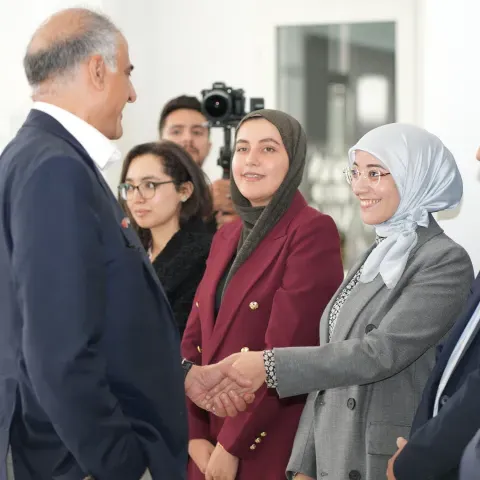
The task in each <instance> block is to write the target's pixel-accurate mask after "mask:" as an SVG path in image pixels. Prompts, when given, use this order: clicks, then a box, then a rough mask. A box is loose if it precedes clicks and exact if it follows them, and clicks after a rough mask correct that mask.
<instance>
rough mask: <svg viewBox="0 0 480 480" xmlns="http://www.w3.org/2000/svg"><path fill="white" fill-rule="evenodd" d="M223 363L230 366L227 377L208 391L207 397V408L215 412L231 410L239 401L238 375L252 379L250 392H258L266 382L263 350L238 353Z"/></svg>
mask: <svg viewBox="0 0 480 480" xmlns="http://www.w3.org/2000/svg"><path fill="white" fill-rule="evenodd" d="M232 357H234V358H232ZM222 363H225V364H226V365H227V366H228V368H227V370H226V374H227V378H225V379H224V380H222V382H220V383H219V384H218V385H216V386H215V387H214V388H213V389H212V390H211V391H210V392H208V395H207V397H206V400H207V404H206V405H205V408H206V409H207V410H212V411H214V412H215V413H216V412H218V411H220V412H221V411H224V410H229V411H230V410H232V409H233V408H234V405H235V404H236V402H238V398H237V396H238V392H237V389H235V383H236V379H237V378H238V376H240V377H241V378H243V379H248V380H250V381H251V386H250V389H249V390H250V392H256V391H257V390H258V389H259V388H260V387H261V386H262V385H263V384H264V383H265V379H266V372H265V366H264V363H263V352H244V353H236V354H235V355H231V356H230V357H227V358H226V359H225V360H223V361H222V362H220V364H222ZM220 364H219V365H220Z"/></svg>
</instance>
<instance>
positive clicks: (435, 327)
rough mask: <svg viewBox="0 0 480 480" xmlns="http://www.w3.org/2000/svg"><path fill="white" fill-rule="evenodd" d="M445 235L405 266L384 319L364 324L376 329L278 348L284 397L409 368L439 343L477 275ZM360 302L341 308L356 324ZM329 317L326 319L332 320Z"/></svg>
mask: <svg viewBox="0 0 480 480" xmlns="http://www.w3.org/2000/svg"><path fill="white" fill-rule="evenodd" d="M444 238H446V239H447V240H448V242H446V241H440V242H437V243H438V245H437V244H435V242H433V243H432V242H427V243H425V245H423V247H422V248H421V249H420V250H419V251H418V252H417V254H416V255H415V256H414V258H413V259H412V261H411V262H410V263H409V264H408V265H407V269H406V270H405V272H404V274H403V276H402V279H401V283H400V282H399V284H398V285H397V287H396V289H395V291H396V292H398V298H396V299H395V301H394V302H393V303H392V304H391V307H390V308H389V309H388V311H387V312H386V313H385V314H384V315H383V318H380V319H379V318H376V319H374V318H372V319H367V320H368V321H367V322H366V323H372V322H374V323H376V325H378V328H376V329H374V330H372V331H371V332H370V333H368V334H365V335H362V334H360V332H359V333H358V335H356V337H357V338H349V339H346V340H343V341H334V342H332V343H327V344H325V345H322V346H320V347H292V348H277V349H274V354H275V364H276V374H277V380H278V387H277V390H278V393H279V395H280V397H290V396H294V395H299V394H305V393H310V392H314V391H318V390H325V389H330V388H336V387H346V386H351V385H364V384H368V383H372V382H378V381H381V380H383V379H386V378H388V377H390V376H393V375H395V374H396V373H398V372H399V371H401V370H403V369H404V368H406V367H408V366H409V365H411V364H412V363H413V362H414V361H415V360H417V359H418V358H419V357H420V356H421V355H422V354H424V353H425V352H426V351H427V350H428V349H429V348H431V347H433V346H434V345H436V344H437V343H438V342H439V341H440V340H441V339H442V337H443V336H444V335H445V334H446V333H447V332H448V330H449V329H450V328H451V327H452V325H453V323H454V321H455V319H456V317H457V315H458V314H459V313H460V311H461V308H462V306H463V303H464V301H465V299H466V298H467V295H468V292H469V287H470V284H471V281H472V279H473V270H472V264H471V261H470V258H469V257H468V255H467V253H466V252H465V250H464V249H463V248H461V247H459V246H458V245H456V244H454V243H453V242H452V241H451V240H450V239H448V237H444ZM374 282H381V286H379V287H378V288H384V289H386V287H385V286H384V285H383V282H382V281H381V278H380V277H377V278H376V279H375V280H374ZM374 282H372V283H371V284H367V285H371V286H370V287H368V288H372V289H375V285H374ZM367 290H368V289H367ZM371 293H372V292H371V291H370V294H371ZM389 295H392V294H391V293H389ZM353 296H354V295H353V294H352V296H351V297H353ZM367 296H368V295H367ZM377 297H378V296H377ZM377 297H375V300H377ZM356 300H357V305H356V306H355V302H354V301H353V298H352V300H351V299H350V298H349V300H348V302H347V303H346V304H345V305H344V307H343V309H347V310H346V311H344V312H342V315H343V314H345V313H350V314H351V315H350V316H351V317H354V319H352V325H353V324H354V323H355V322H357V321H358V318H355V317H356V315H359V313H358V305H359V303H358V302H360V304H361V302H363V304H365V303H368V301H369V299H368V298H365V299H358V298H357V299H356ZM390 301H391V298H390ZM348 308H352V310H351V312H350V311H349V310H348ZM360 315H361V313H360ZM325 317H326V315H324V316H323V320H322V321H328V320H327V319H326V318H325ZM363 320H365V319H363ZM336 328H338V326H337V327H336ZM353 336H354V335H352V337H353Z"/></svg>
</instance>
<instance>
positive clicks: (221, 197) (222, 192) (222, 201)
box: [212, 178, 235, 213]
mask: <svg viewBox="0 0 480 480" xmlns="http://www.w3.org/2000/svg"><path fill="white" fill-rule="evenodd" d="M212 196H213V210H214V211H215V212H223V213H234V212H235V208H234V206H233V202H232V195H231V193H230V180H227V179H223V178H222V179H219V180H215V181H214V182H213V183H212Z"/></svg>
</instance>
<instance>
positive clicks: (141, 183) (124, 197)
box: [117, 180, 175, 201]
mask: <svg viewBox="0 0 480 480" xmlns="http://www.w3.org/2000/svg"><path fill="white" fill-rule="evenodd" d="M146 183H151V184H152V185H153V195H152V196H151V197H145V195H143V193H142V192H141V191H140V187H141V186H142V185H145V184H146ZM167 183H175V182H174V181H173V180H167V181H165V182H154V181H152V180H144V181H143V182H140V183H139V184H138V185H134V184H133V183H128V182H124V183H121V184H120V185H119V186H118V187H117V190H118V193H119V194H120V196H121V197H122V198H123V200H125V201H128V200H129V199H128V198H126V197H127V194H126V193H125V196H123V195H122V188H124V187H125V185H130V186H131V187H133V190H132V197H131V199H133V196H134V194H135V190H137V191H138V194H139V195H140V197H141V198H143V200H151V199H152V198H153V197H154V196H155V194H156V193H157V188H158V187H159V186H160V185H166V184H167Z"/></svg>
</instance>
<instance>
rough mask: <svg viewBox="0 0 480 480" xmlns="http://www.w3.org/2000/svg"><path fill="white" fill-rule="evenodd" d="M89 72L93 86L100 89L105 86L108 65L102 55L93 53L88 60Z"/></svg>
mask: <svg viewBox="0 0 480 480" xmlns="http://www.w3.org/2000/svg"><path fill="white" fill-rule="evenodd" d="M88 73H89V76H90V80H91V82H92V84H93V86H94V87H95V88H96V89H98V90H103V89H104V88H105V77H106V73H107V66H106V65H105V60H104V59H103V57H102V56H101V55H93V56H92V57H90V59H89V60H88Z"/></svg>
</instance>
